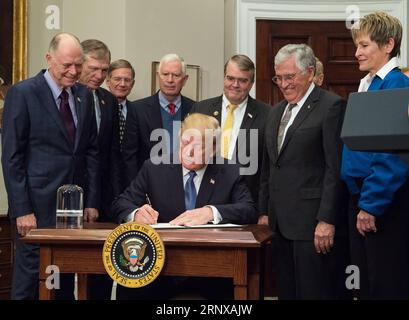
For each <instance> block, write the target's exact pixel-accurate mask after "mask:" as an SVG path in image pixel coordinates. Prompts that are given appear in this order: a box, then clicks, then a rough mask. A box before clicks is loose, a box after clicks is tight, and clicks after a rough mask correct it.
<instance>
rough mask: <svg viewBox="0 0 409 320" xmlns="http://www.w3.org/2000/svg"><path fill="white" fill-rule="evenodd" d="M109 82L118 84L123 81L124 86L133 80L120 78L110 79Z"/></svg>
mask: <svg viewBox="0 0 409 320" xmlns="http://www.w3.org/2000/svg"><path fill="white" fill-rule="evenodd" d="M111 80H112V81H114V82H118V83H119V82H122V81H124V82H125V84H130V83H131V82H132V81H133V79H131V78H121V77H112V78H111Z"/></svg>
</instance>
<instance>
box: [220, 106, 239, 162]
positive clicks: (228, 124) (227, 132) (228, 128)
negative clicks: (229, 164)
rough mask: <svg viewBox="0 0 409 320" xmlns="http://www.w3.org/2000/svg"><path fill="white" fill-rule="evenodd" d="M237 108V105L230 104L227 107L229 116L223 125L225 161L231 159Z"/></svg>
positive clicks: (222, 148) (222, 149)
mask: <svg viewBox="0 0 409 320" xmlns="http://www.w3.org/2000/svg"><path fill="white" fill-rule="evenodd" d="M237 107H238V106H237V105H235V104H229V105H228V106H227V116H226V120H225V121H224V125H223V132H222V146H221V151H222V157H223V158H225V159H228V158H229V144H230V138H231V133H232V130H233V124H234V110H236V108H237Z"/></svg>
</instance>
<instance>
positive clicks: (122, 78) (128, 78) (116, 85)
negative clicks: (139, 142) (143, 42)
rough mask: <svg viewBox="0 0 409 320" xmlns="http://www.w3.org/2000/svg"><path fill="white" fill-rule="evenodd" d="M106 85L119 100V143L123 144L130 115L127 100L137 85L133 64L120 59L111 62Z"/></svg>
mask: <svg viewBox="0 0 409 320" xmlns="http://www.w3.org/2000/svg"><path fill="white" fill-rule="evenodd" d="M106 84H107V86H108V88H109V91H110V92H111V93H112V94H113V95H114V96H115V97H116V98H117V100H118V108H119V109H118V116H119V132H120V135H119V142H120V144H122V141H123V137H124V134H125V123H126V116H127V114H128V105H129V104H130V101H129V100H128V99H127V97H128V95H129V94H130V93H131V91H132V88H133V86H134V84H135V70H134V68H133V67H132V65H131V63H130V62H129V61H127V60H124V59H119V60H115V61H113V62H111V64H110V65H109V68H108V75H107V79H106Z"/></svg>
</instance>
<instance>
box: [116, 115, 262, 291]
mask: <svg viewBox="0 0 409 320" xmlns="http://www.w3.org/2000/svg"><path fill="white" fill-rule="evenodd" d="M219 134H220V128H219V124H218V121H217V120H216V119H215V118H213V117H210V116H207V115H203V114H197V113H196V114H191V115H189V116H188V117H187V118H186V119H185V120H184V121H183V123H182V128H181V138H180V161H178V160H179V159H176V161H175V162H173V163H159V161H158V159H149V160H146V161H145V163H144V164H143V166H142V168H141V170H140V172H139V173H138V176H137V177H136V178H135V179H134V180H133V181H132V183H131V185H130V186H129V187H128V188H127V189H126V190H125V192H124V193H123V194H122V195H121V196H119V198H118V199H117V200H116V202H115V203H114V206H113V208H114V212H115V213H116V214H117V216H118V221H119V222H123V221H135V222H139V223H146V224H154V223H156V222H170V223H171V224H175V225H186V226H191V225H197V224H207V223H214V224H218V223H229V222H230V223H240V224H245V223H254V222H255V221H257V212H256V209H255V205H254V202H253V201H252V198H251V194H250V191H249V190H248V188H247V186H246V184H245V182H244V181H243V178H242V177H241V176H240V174H239V166H238V165H228V164H224V163H222V164H219V163H218V162H217V161H215V159H214V157H213V156H214V155H215V152H216V140H217V139H218V138H219V137H218V135H219ZM163 159H166V157H165V158H163ZM146 197H149V199H150V203H149V204H148V203H147V200H146ZM167 280H169V281H172V280H174V279H167ZM162 281H166V280H162ZM176 282H177V281H176ZM155 288H157V289H158V288H159V290H156V289H155ZM172 288H173V286H172V285H171V284H169V285H167V286H166V285H161V286H158V285H157V284H154V285H153V286H152V288H150V287H148V288H147V290H148V291H147V292H149V293H146V294H144V295H141V292H142V291H141V290H139V289H138V290H139V291H138V290H133V293H134V294H137V296H141V297H142V298H143V297H144V298H145V299H151V298H157V297H158V296H157V294H162V295H161V296H159V297H161V298H165V297H167V296H166V295H165V294H169V292H166V290H167V289H172ZM126 291H128V292H129V290H126V289H125V288H122V287H121V288H119V290H118V296H119V297H120V298H129V296H128V297H126V295H122V293H123V292H126ZM213 294H214V295H216V294H217V292H213ZM214 297H215V296H214ZM134 298H136V296H134Z"/></svg>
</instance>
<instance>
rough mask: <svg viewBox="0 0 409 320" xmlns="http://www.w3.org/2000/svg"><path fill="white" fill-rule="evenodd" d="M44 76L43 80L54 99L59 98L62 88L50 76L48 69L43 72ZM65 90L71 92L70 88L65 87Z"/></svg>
mask: <svg viewBox="0 0 409 320" xmlns="http://www.w3.org/2000/svg"><path fill="white" fill-rule="evenodd" d="M44 78H45V81H46V82H47V84H48V86H49V87H50V89H51V92H52V94H53V97H54V100H58V99H59V98H60V94H61V92H62V88H60V87H59V86H58V85H57V83H56V82H55V81H54V79H53V77H52V76H51V74H50V72H49V71H48V69H47V70H46V71H45V72H44ZM65 90H66V91H67V92H68V94H72V92H71V88H65Z"/></svg>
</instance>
